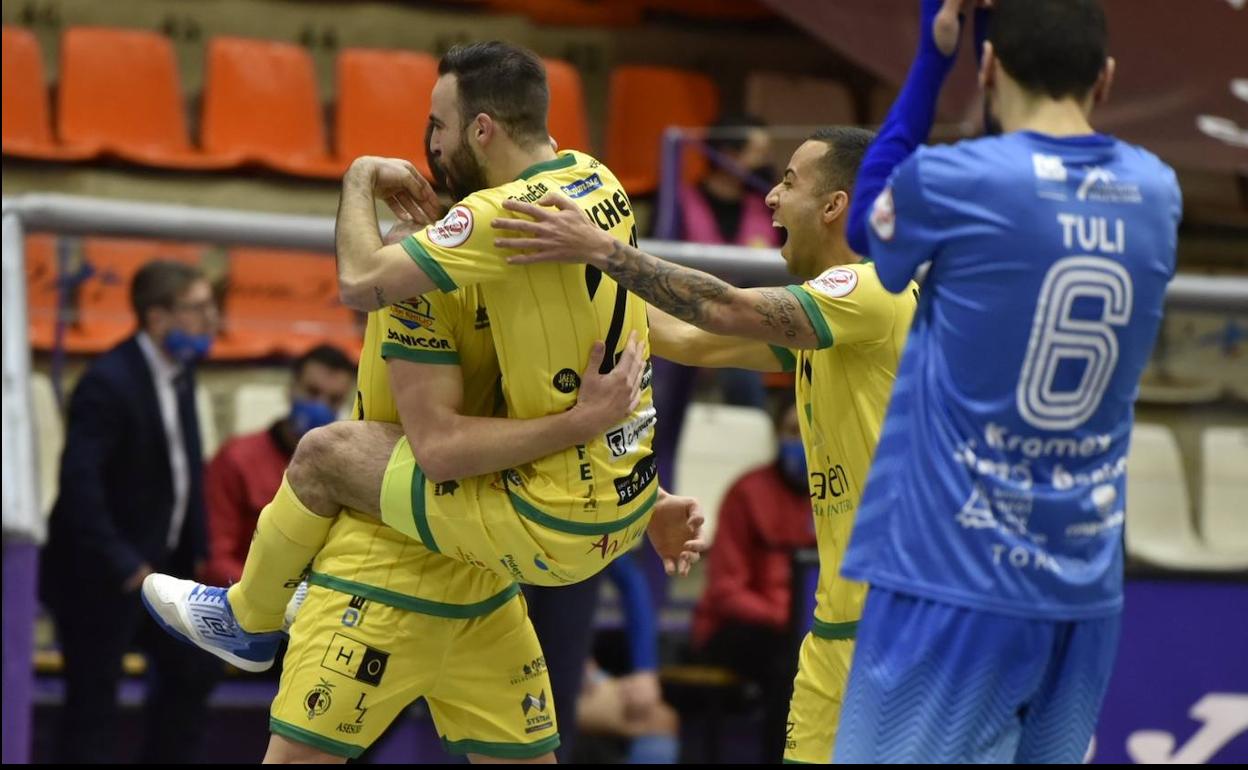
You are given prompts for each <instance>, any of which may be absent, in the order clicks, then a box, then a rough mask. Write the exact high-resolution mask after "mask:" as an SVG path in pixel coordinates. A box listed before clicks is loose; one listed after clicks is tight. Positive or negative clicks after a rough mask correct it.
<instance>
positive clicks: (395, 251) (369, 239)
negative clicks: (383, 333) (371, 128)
mask: <svg viewBox="0 0 1248 770" xmlns="http://www.w3.org/2000/svg"><path fill="white" fill-rule="evenodd" d="M377 199H380V200H384V201H385V202H386V204H387V205H388V206H389V207H390V210H391V211H393V212H394V214H395V216H397V217H398V218H399V219H400V221H403V222H408V223H411V224H413V225H420V226H423V225H427V224H429V223H431V222H433V221H435V220H436V219H437V217H438V208H439V203H438V199H437V196H436V195H435V194H434V192H433V188H432V187H430V186H429V183H428V182H426V181H425V180H424V178H423V177H421V175H420V172H418V171H417V170H416V167H415V166H413V165H412V164H411V163H408V162H407V161H405V160H400V159H397V158H377V157H372V156H365V157H362V158H357V159H356V160H355V161H354V162H353V163H352V164H351V167H350V168H349V169H347V173H346V174H345V175H344V176H343V177H342V194H341V197H340V198H339V199H338V219H337V221H336V222H335V225H334V243H335V252H336V254H337V258H338V291H339V294H340V296H341V297H342V302H343V304H344V305H346V306H347V307H350V308H354V309H355V310H361V311H365V312H368V311H372V310H377V309H379V308H383V307H385V306H386V305H388V304H390V303H392V302H399V301H402V300H405V299H408V298H410V297H418V296H420V295H421V294H424V293H425V292H428V291H432V290H433V289H434V288H435V287H434V284H433V281H432V279H430V278H429V276H428V275H426V274H425V272H424V270H422V269H421V268H420V267H418V266H417V265H416V263H414V262H412V260H411V258H410V257H408V256H407V252H405V251H404V250H403V247H402V246H399V245H397V244H392V245H383V243H382V240H381V235H380V233H379V230H378V225H377V208H376V204H375V203H374V200H377Z"/></svg>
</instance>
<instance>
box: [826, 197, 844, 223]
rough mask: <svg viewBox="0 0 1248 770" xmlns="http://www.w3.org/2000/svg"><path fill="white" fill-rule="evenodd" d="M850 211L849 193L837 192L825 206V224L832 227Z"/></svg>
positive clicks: (828, 199)
mask: <svg viewBox="0 0 1248 770" xmlns="http://www.w3.org/2000/svg"><path fill="white" fill-rule="evenodd" d="M848 210H849V193H847V192H845V191H844V190H837V191H836V192H834V193H832V194H831V195H829V196H828V198H827V200H826V201H825V202H824V204H823V223H824V224H825V225H830V224H832V223H833V222H835V221H836V220H837V218H838V217H840V216H841V215H842V214H844V213H845V212H846V211H848Z"/></svg>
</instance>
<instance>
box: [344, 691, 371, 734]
mask: <svg viewBox="0 0 1248 770" xmlns="http://www.w3.org/2000/svg"><path fill="white" fill-rule="evenodd" d="M366 695H367V693H360V699H359V700H357V701H356V702H355V712H356V714H355V721H354V722H339V723H338V732H340V733H346V734H347V735H359V733H360V732H361V731H362V730H363V729H364V715H365V714H367V713H368V706H365V705H364V698H365V696H366Z"/></svg>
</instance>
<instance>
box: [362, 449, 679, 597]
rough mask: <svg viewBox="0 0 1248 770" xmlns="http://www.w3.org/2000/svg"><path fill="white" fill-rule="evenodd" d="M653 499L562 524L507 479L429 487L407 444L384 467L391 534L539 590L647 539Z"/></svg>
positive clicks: (577, 576)
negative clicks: (608, 517) (616, 515)
mask: <svg viewBox="0 0 1248 770" xmlns="http://www.w3.org/2000/svg"><path fill="white" fill-rule="evenodd" d="M654 486H655V489H654V491H653V492H651V493H650V495H651V498H650V499H649V501H648V502H647V503H646V504H643V505H642V506H640V507H639V508H638V509H637V510H636V512H634V513H633V514H631V515H629V516H627V517H625V518H623V519H619V520H617V521H612V522H607V523H602V524H595V523H586V522H576V521H568V520H566V519H557V518H555V517H553V516H550V515H547V514H545V513H542V512H541V511H539V510H537V509H536V508H534V507H533V506H532V505H531V504H529V503H528V502H526V501H525V500H523V499H521V498H520V497H519V496H518V495H516V494H514V493H513V492H510V491H508V485H507V484H506V483H505V482H504V480H503V477H502V474H497V473H496V474H491V475H488V476H475V477H473V478H467V479H460V480H458V481H448V482H445V483H442V484H435V483H432V482H429V481H428V480H427V479H426V478H425V474H424V473H422V472H421V470H420V466H418V465H417V464H416V458H415V457H413V456H412V449H411V446H410V445H409V444H408V443H407V439H406V438H402V439H399V442H398V444H396V445H395V447H394V452H393V453H392V454H391V455H390V462H389V464H388V465H387V466H386V475H385V478H384V480H383V482H382V488H381V516H382V521H384V522H385V523H386V524H387V525H389V526H390V527H392V528H394V529H397V530H398V531H400V532H402V533H404V534H405V535H407V536H408V537H411V538H414V539H416V540H419V541H420V542H421V543H423V544H424V545H425V546H426V547H427V548H429V549H430V550H432V551H436V552H437V553H441V554H443V555H444V556H448V557H450V558H452V559H455V560H457V561H461V562H466V563H468V564H473V565H475V566H477V567H480V568H482V569H488V570H491V571H492V572H495V573H497V574H499V575H501V576H502V577H504V578H507V579H509V580H514V581H516V582H518V583H528V584H531V585H539V586H559V585H567V584H569V583H579V582H580V581H582V580H585V579H586V578H590V577H593V576H594V575H596V574H597V573H598V572H600V571H602V569H603V568H604V567H606V566H607V565H608V564H610V563H611V562H612V561H614V560H615V558H616V557H618V556H620V555H621V554H624V553H627V552H628V551H629V550H631V549H632V547H633V546H634V545H636V543H637V541H638V540H640V539H641V536H642V535H643V534H645V531H646V525H647V524H649V523H650V514H651V513H652V512H653V511H654V498H655V497H657V494H658V485H657V484H655V485H654Z"/></svg>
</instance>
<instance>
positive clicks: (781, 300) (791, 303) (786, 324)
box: [754, 289, 804, 340]
mask: <svg viewBox="0 0 1248 770" xmlns="http://www.w3.org/2000/svg"><path fill="white" fill-rule="evenodd" d="M757 291H758V294H759V296H760V297H761V300H760V301H759V303H758V304H757V305H755V306H754V309H755V310H756V311H758V315H759V317H760V318H761V320H762V324H763V326H769V327H771V328H773V329H778V330H779V331H781V332H782V333H783V334H784V336H785V339H790V340H791V339H796V338H797V328H796V326H795V323H800V319H803V318H804V316H802V315H800V313H799V310H800V308H799V307H798V304H797V300H795V299H794V298H793V295H792V294H789V292H788V291H786V290H784V289H758V290H757Z"/></svg>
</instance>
